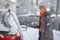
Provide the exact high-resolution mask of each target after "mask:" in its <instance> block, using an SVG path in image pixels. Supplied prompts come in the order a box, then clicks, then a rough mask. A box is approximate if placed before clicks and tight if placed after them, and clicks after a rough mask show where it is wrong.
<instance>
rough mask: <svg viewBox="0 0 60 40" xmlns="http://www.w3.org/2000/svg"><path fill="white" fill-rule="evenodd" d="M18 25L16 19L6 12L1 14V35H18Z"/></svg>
mask: <svg viewBox="0 0 60 40" xmlns="http://www.w3.org/2000/svg"><path fill="white" fill-rule="evenodd" d="M17 29H18V27H17V24H16V23H15V21H14V18H13V17H12V16H11V15H9V14H8V13H5V12H0V34H6V33H7V34H16V32H17Z"/></svg>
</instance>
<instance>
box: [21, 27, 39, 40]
mask: <svg viewBox="0 0 60 40" xmlns="http://www.w3.org/2000/svg"><path fill="white" fill-rule="evenodd" d="M38 32H39V30H38V29H37V28H31V27H28V28H27V31H23V32H22V33H23V40H38V34H39V33H38Z"/></svg>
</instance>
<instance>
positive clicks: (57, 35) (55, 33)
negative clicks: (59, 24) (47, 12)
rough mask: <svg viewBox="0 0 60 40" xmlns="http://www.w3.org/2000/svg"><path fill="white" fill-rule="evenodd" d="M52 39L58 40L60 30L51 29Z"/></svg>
mask: <svg viewBox="0 0 60 40" xmlns="http://www.w3.org/2000/svg"><path fill="white" fill-rule="evenodd" d="M53 40H60V31H57V30H53Z"/></svg>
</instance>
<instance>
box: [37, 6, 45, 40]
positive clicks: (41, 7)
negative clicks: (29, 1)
mask: <svg viewBox="0 0 60 40" xmlns="http://www.w3.org/2000/svg"><path fill="white" fill-rule="evenodd" d="M39 9H40V18H39V39H38V40H41V32H42V22H43V17H44V15H45V12H46V7H45V6H44V5H40V7H39Z"/></svg>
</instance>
